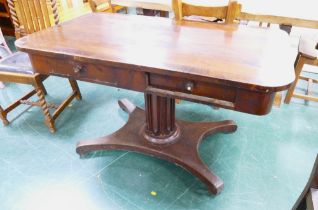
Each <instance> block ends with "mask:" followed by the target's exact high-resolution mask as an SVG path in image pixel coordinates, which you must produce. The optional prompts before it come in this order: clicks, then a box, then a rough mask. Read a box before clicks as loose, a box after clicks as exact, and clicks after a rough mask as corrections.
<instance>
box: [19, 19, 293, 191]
mask: <svg viewBox="0 0 318 210" xmlns="http://www.w3.org/2000/svg"><path fill="white" fill-rule="evenodd" d="M92 23H94V24H92ZM83 25H85V30H83V27H82V26H83ZM100 26H103V27H100ZM286 36H287V34H285V33H284V32H282V31H274V30H268V29H255V28H246V27H244V26H243V27H242V26H236V25H228V26H225V25H217V24H211V23H198V22H174V21H173V20H170V19H165V18H160V17H144V16H127V15H121V14H97V13H95V14H89V15H85V16H82V17H79V18H77V19H74V20H72V21H69V22H65V23H63V24H61V25H59V26H56V27H53V28H51V29H48V30H45V31H40V32H37V33H34V34H31V35H29V36H26V37H23V38H21V39H19V40H17V41H16V46H17V48H18V49H19V50H21V51H24V52H27V53H29V56H30V59H31V61H32V65H33V67H34V68H35V70H36V71H37V72H39V73H42V74H50V75H58V76H62V77H71V78H74V79H78V80H83V81H88V82H93V83H100V84H105V85H110V86H115V87H121V88H125V89H130V90H135V91H140V92H144V93H145V111H144V110H142V109H141V108H138V107H135V106H134V105H133V104H132V103H130V102H129V101H128V100H127V99H123V100H120V101H119V105H120V107H121V108H122V109H124V110H125V111H126V112H128V113H129V120H128V122H127V124H126V125H125V126H123V127H122V128H121V129H119V130H118V131H117V132H115V133H113V134H112V135H109V136H105V137H102V138H99V139H97V140H91V141H81V142H79V143H78V145H77V149H76V151H77V153H79V154H80V155H83V154H86V153H88V152H91V151H95V150H113V149H120V150H132V151H137V152H141V153H145V154H149V155H153V156H156V157H159V158H162V159H166V160H168V161H171V162H174V163H176V164H178V165H180V166H182V167H184V168H185V169H187V170H188V171H190V172H191V173H193V174H194V175H196V176H197V177H198V178H200V179H201V180H202V181H203V182H204V183H206V185H207V186H208V189H209V190H210V191H211V192H212V193H215V194H216V193H219V192H220V191H221V190H222V188H223V182H222V180H221V179H220V178H218V177H217V176H216V175H215V174H213V172H211V171H210V170H209V168H208V167H207V166H206V165H205V164H204V163H203V162H202V160H201V159H200V157H199V154H198V151H197V148H198V145H199V144H200V142H201V140H202V138H203V137H205V136H207V135H210V134H213V133H217V132H223V133H230V132H234V131H235V130H236V128H237V126H236V124H235V123H234V122H233V121H230V120H226V121H221V122H185V121H181V120H177V119H175V98H180V99H185V100H190V101H194V102H198V103H205V104H213V105H215V106H219V107H223V108H226V109H232V110H236V111H240V112H245V113H250V114H255V115H265V114H267V113H268V112H270V110H271V107H272V103H273V99H274V96H275V92H277V91H281V90H285V89H287V88H288V87H289V85H290V84H291V83H292V82H293V80H294V71H293V65H292V63H293V60H294V58H293V57H289V55H290V53H289V52H290V51H289V45H288V42H287V39H286ZM96 117H97V118H98V116H96Z"/></svg>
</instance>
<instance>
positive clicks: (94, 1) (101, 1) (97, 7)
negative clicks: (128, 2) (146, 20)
mask: <svg viewBox="0 0 318 210" xmlns="http://www.w3.org/2000/svg"><path fill="white" fill-rule="evenodd" d="M88 2H89V5H90V7H91V9H92V11H93V12H110V13H117V12H119V11H121V10H124V11H125V13H126V14H127V13H128V9H127V7H124V6H120V5H113V4H112V2H111V0H88Z"/></svg>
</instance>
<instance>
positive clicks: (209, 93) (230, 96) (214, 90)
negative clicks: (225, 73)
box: [149, 74, 236, 102]
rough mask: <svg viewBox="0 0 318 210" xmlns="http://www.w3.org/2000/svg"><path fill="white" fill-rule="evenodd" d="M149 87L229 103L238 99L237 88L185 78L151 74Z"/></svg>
mask: <svg viewBox="0 0 318 210" xmlns="http://www.w3.org/2000/svg"><path fill="white" fill-rule="evenodd" d="M149 85H151V86H153V87H157V88H161V89H166V90H171V91H178V92H183V93H188V94H193V95H198V96H205V97H209V98H215V99H219V100H224V101H229V102H234V101H235V98H236V88H233V87H230V86H225V85H219V84H214V83H208V82H203V81H194V80H191V79H185V78H176V77H167V76H164V75H158V74H150V76H149Z"/></svg>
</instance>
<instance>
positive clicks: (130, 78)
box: [30, 55, 146, 92]
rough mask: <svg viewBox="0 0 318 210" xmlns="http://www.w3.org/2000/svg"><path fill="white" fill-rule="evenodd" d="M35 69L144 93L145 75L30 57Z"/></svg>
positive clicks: (66, 61) (49, 73) (63, 60)
mask: <svg viewBox="0 0 318 210" xmlns="http://www.w3.org/2000/svg"><path fill="white" fill-rule="evenodd" d="M30 58H31V61H32V65H33V67H34V69H35V70H36V71H37V72H38V73H41V74H46V75H56V76H61V77H68V78H73V79H76V80H82V81H87V82H92V83H99V84H105V85H108V86H114V87H121V88H125V89H130V90H135V91H141V92H142V91H144V89H145V85H146V79H145V73H144V72H141V71H133V70H129V69H123V68H118V67H113V66H106V65H100V64H99V65H95V64H93V63H87V62H80V61H75V60H71V59H60V58H51V57H50V58H48V57H44V56H38V55H32V56H30Z"/></svg>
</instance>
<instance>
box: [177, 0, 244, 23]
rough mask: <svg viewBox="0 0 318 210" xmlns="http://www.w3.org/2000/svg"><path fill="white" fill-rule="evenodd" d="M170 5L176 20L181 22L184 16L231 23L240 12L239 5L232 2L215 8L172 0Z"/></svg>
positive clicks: (230, 0)
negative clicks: (216, 19)
mask: <svg viewBox="0 0 318 210" xmlns="http://www.w3.org/2000/svg"><path fill="white" fill-rule="evenodd" d="M172 5H173V6H172V7H173V11H174V13H175V18H176V20H181V19H183V17H185V16H191V15H198V16H206V17H215V18H219V19H224V20H225V23H233V22H234V20H235V19H236V17H238V16H239V15H240V12H241V4H239V3H237V1H234V0H229V3H228V5H225V6H215V7H213V6H199V5H193V4H188V3H184V2H182V0H173V1H172Z"/></svg>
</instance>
